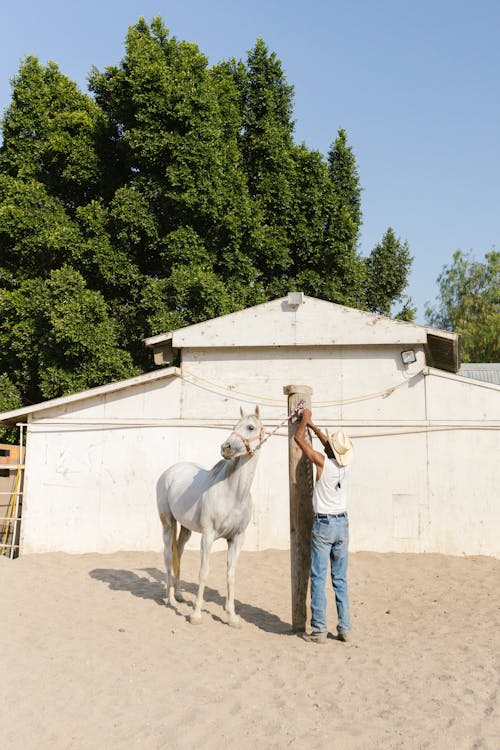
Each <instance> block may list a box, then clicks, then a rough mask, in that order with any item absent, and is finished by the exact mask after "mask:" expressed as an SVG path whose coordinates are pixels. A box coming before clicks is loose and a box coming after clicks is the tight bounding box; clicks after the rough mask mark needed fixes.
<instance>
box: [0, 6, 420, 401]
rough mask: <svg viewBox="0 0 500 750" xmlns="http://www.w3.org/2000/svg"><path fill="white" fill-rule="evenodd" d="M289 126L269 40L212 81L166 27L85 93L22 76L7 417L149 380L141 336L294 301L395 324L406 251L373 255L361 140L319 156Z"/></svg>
mask: <svg viewBox="0 0 500 750" xmlns="http://www.w3.org/2000/svg"><path fill="white" fill-rule="evenodd" d="M292 116H293V88H292V87H291V86H290V85H289V84H288V82H287V80H286V77H285V74H284V72H283V69H282V65H281V62H280V60H279V59H278V58H277V56H276V54H275V53H274V52H270V51H269V50H268V48H267V46H266V44H265V43H264V41H263V40H261V39H259V40H257V42H256V44H255V46H254V47H253V49H252V50H250V52H249V53H248V57H247V59H246V60H245V61H241V60H236V59H231V60H226V61H222V62H220V63H217V64H216V65H212V66H210V65H209V64H208V59H207V57H206V56H205V55H204V54H203V53H202V52H201V51H200V50H199V48H198V46H197V45H196V44H192V43H188V42H185V41H179V40H178V39H176V37H174V36H171V35H170V33H169V30H168V29H167V28H166V27H165V26H164V24H163V23H162V21H161V19H160V18H155V19H153V21H152V22H151V23H150V24H148V23H146V22H145V21H144V20H143V19H140V20H139V21H138V22H137V23H136V24H135V25H133V26H131V27H130V29H129V31H128V34H127V39H126V48H125V54H124V57H123V59H122V61H121V62H120V63H119V64H117V65H112V66H109V67H107V68H106V69H105V70H104V71H99V70H97V69H95V68H94V69H92V71H91V73H90V75H89V93H83V92H82V91H80V90H79V89H78V87H77V86H76V84H75V83H73V82H72V81H71V80H69V79H68V78H67V77H66V76H65V75H64V74H63V73H62V72H61V71H60V70H59V68H58V66H57V65H56V64H55V63H54V62H49V63H48V64H47V65H42V64H41V63H40V62H39V60H38V59H37V58H36V57H34V56H29V57H27V58H26V59H25V60H24V61H23V62H22V64H21V66H20V69H19V72H18V74H17V76H16V77H15V78H14V79H13V82H12V100H11V103H10V106H9V107H8V108H7V110H6V111H5V113H4V116H3V120H2V131H3V143H2V146H1V147H0V340H1V344H2V346H1V348H0V378H2V379H3V380H2V381H1V382H2V383H3V385H4V388H3V401H2V407H3V408H8V407H9V406H10V405H11V406H12V407H15V406H18V405H19V404H20V403H29V402H34V401H37V400H41V399H44V398H50V397H55V396H59V395H63V394H66V393H70V392H73V391H75V390H79V389H83V388H86V387H91V386H94V385H100V384H102V383H105V382H109V381H110V380H114V379H118V378H125V377H128V376H131V375H134V374H136V373H137V372H139V371H140V370H142V369H150V368H151V366H152V364H151V362H150V360H149V358H148V356H147V354H146V353H145V351H144V349H143V346H142V340H143V339H144V338H145V337H147V336H150V335H154V334H156V333H159V332H162V331H165V330H171V329H173V328H177V327H180V326H183V325H187V324H190V323H193V322H198V321H201V320H204V319H207V318H211V317H215V316H218V315H221V314H225V313H229V312H232V311H235V310H239V309H242V308H244V307H248V306H250V305H254V304H258V303H261V302H264V301H266V300H269V299H272V298H274V297H277V296H282V295H285V294H286V293H287V292H288V291H293V290H300V291H303V292H305V293H306V294H311V295H313V296H316V297H321V298H323V299H326V300H330V301H332V302H337V303H341V304H347V305H351V306H355V307H359V308H361V309H366V310H372V311H375V312H381V313H383V314H389V312H390V310H391V306H392V305H393V304H394V303H395V302H396V301H398V300H401V299H402V293H403V291H404V289H405V287H406V283H407V276H408V272H409V268H410V264H411V257H410V254H409V250H408V247H407V245H406V243H402V242H401V241H400V240H398V239H397V238H396V237H395V235H394V233H393V232H392V230H390V229H389V230H388V232H387V234H386V235H385V236H384V238H382V240H381V243H380V245H377V247H376V248H374V250H373V252H372V253H371V255H370V256H369V257H368V258H363V257H362V256H361V253H360V250H359V235H360V227H361V222H362V211H361V195H362V189H361V186H360V181H359V174H358V167H357V164H356V159H355V156H354V153H353V150H352V147H351V146H350V145H349V144H348V138H347V133H346V132H345V130H343V129H342V128H340V129H339V130H338V132H337V133H336V135H335V137H334V138H333V140H332V144H331V148H330V150H329V152H328V154H327V155H326V156H323V155H322V154H321V153H320V152H318V151H316V150H311V149H309V148H308V147H307V146H306V145H305V144H304V143H302V144H297V143H295V142H294V138H293V131H294V123H293V119H292ZM401 314H402V315H406V316H411V314H412V313H411V309H410V308H409V307H408V306H405V307H404V308H403V311H402V313H401Z"/></svg>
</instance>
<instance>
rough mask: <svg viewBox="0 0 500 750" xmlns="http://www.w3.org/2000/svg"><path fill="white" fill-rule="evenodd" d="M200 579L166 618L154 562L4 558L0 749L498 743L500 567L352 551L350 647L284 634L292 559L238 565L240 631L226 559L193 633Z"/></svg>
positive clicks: (189, 569) (188, 572)
mask: <svg viewBox="0 0 500 750" xmlns="http://www.w3.org/2000/svg"><path fill="white" fill-rule="evenodd" d="M197 575H198V555H197V553H194V552H186V554H185V556H184V558H183V570H182V579H183V587H184V591H185V592H186V596H187V599H188V601H187V603H185V604H179V605H177V607H176V608H175V609H173V608H168V607H166V606H165V605H164V603H163V601H162V597H163V594H164V587H163V566H162V558H161V556H160V555H159V554H155V553H147V554H146V553H145V554H142V553H119V554H114V555H81V556H70V555H64V554H47V555H28V556H25V557H22V558H20V559H18V560H14V561H10V560H7V559H5V558H0V614H1V619H0V628H1V630H0V632H1V648H2V656H1V661H0V665H1V666H0V674H1V680H0V684H1V687H0V718H1V723H0V747H1V748H2V749H3V750H14V748H15V750H32V749H33V750H35V749H36V750H45V748H51V750H59V749H64V750H69V749H75V750H76V749H78V750H83V749H85V750H86V749H87V748H88V749H89V750H90V749H92V750H115V749H117V750H118V749H120V750H121V749H123V750H128V749H129V748H131V749H132V748H134V749H135V748H138V749H140V750H150V749H154V750H156V749H157V748H162V749H163V748H168V749H169V750H183V749H184V748H185V749H186V750H193V748H208V749H209V750H212V749H213V750H215V749H217V750H221V749H224V748H231V750H233V748H236V749H237V750H246V749H247V748H248V749H250V748H251V749H252V750H257V749H259V750H262V749H264V750H267V749H268V748H269V749H271V748H276V749H277V750H282V749H283V748H308V750H310V749H314V748H342V749H343V750H351V749H354V748H355V749H356V750H357V749H359V750H372V749H373V750H375V749H376V750H379V749H381V750H386V749H387V750H390V749H392V748H405V749H406V748H408V749H411V750H417V749H420V748H429V749H432V750H446V749H447V748H454V750H462V749H463V750H472V749H474V750H479V749H481V750H483V749H484V750H498V749H499V748H500V708H499V701H500V689H499V687H500V658H499V654H500V597H499V590H500V585H499V584H500V560H493V559H489V558H452V557H443V556H439V555H379V554H372V553H358V554H352V555H351V563H350V592H351V600H352V604H351V606H352V617H353V623H354V628H355V631H354V640H353V642H352V643H350V644H344V643H341V642H339V641H337V640H336V639H335V638H334V637H333V635H332V636H331V637H330V638H329V639H328V641H327V643H326V645H316V644H311V643H307V642H305V641H303V640H302V639H301V638H300V637H298V636H297V635H294V634H291V633H290V627H291V625H290V622H291V618H290V582H289V581H290V576H289V556H288V553H287V552H281V551H280V552H278V551H268V552H260V553H243V554H242V555H241V557H240V561H239V564H238V571H237V585H236V598H237V604H236V606H237V611H238V612H239V613H240V615H241V616H242V619H243V626H242V628H241V629H240V630H235V629H232V628H230V627H228V626H227V625H226V615H225V613H224V611H223V597H224V595H225V553H222V552H219V553H215V554H213V555H212V564H211V572H210V581H209V586H208V588H207V590H206V606H205V609H204V622H203V624H202V625H200V626H193V625H190V623H189V622H188V620H187V617H188V615H189V612H190V611H191V608H192V604H191V602H192V600H193V595H194V592H195V589H196V585H195V582H196V581H197ZM329 620H330V629H331V631H332V632H335V625H336V621H335V617H334V606H333V599H332V597H331V596H330V599H329Z"/></svg>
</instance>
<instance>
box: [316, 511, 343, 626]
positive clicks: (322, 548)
mask: <svg viewBox="0 0 500 750" xmlns="http://www.w3.org/2000/svg"><path fill="white" fill-rule="evenodd" d="M348 553H349V521H348V519H347V516H329V517H327V518H318V517H317V516H315V518H314V523H313V527H312V532H311V627H312V630H313V633H325V634H326V633H327V632H328V627H327V625H326V593H325V583H326V573H327V569H328V561H330V573H331V577H332V585H333V590H334V592H335V602H336V604H337V615H338V625H337V630H338V632H339V633H341V632H345V631H347V630H351V621H350V618H349V596H348V593H347V559H348Z"/></svg>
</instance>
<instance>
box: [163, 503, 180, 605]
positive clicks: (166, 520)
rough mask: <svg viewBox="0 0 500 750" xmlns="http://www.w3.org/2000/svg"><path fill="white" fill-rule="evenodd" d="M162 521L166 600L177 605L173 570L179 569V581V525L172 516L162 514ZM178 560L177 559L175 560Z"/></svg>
mask: <svg viewBox="0 0 500 750" xmlns="http://www.w3.org/2000/svg"><path fill="white" fill-rule="evenodd" d="M160 519H161V523H162V527H163V559H164V560H165V571H166V574H167V580H166V593H167V596H166V599H167V602H168V603H169V604H170V605H174V604H175V594H174V576H173V574H172V572H173V571H172V568H173V567H174V569H175V568H176V569H177V579H178V577H179V573H178V570H179V559H178V554H177V544H176V540H175V536H176V527H177V523H176V521H175V518H174V517H173V516H172V515H169V516H167V514H166V513H160ZM175 558H177V559H175Z"/></svg>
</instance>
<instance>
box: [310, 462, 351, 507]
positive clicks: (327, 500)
mask: <svg viewBox="0 0 500 750" xmlns="http://www.w3.org/2000/svg"><path fill="white" fill-rule="evenodd" d="M350 468H351V467H350V466H339V464H338V463H337V462H336V460H335V459H334V458H326V457H325V463H324V466H323V471H322V472H321V477H320V478H319V479H318V481H317V482H315V484H314V490H313V509H314V512H315V513H344V512H345V511H346V510H347V482H348V477H349V471H350ZM339 485H340V486H339Z"/></svg>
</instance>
